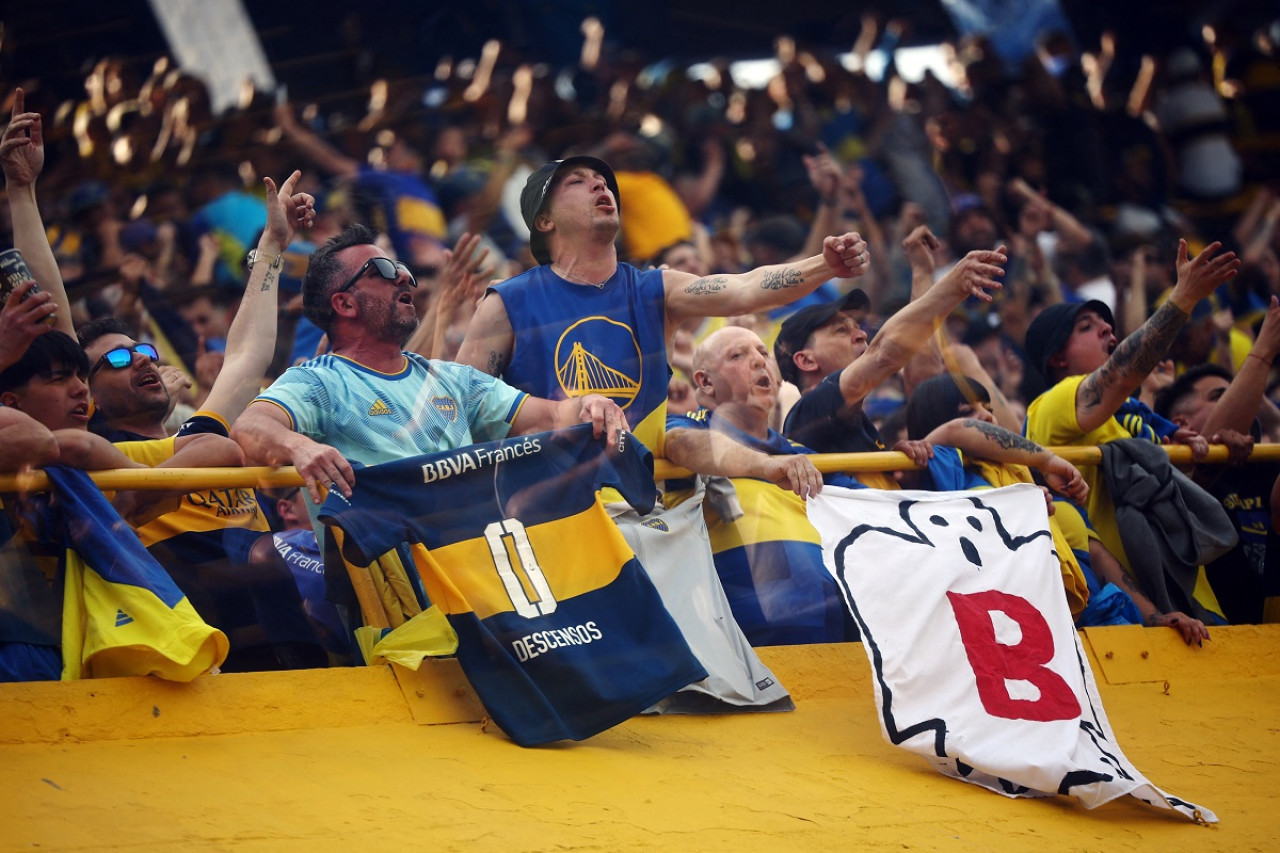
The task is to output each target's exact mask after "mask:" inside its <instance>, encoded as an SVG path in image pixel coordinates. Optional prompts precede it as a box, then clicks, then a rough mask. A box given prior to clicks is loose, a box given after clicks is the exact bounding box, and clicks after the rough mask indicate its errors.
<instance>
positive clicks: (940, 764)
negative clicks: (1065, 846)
mask: <svg viewBox="0 0 1280 853" xmlns="http://www.w3.org/2000/svg"><path fill="white" fill-rule="evenodd" d="M809 519H810V521H812V522H813V525H814V526H815V527H816V528H817V529H818V531H819V533H821V535H822V549H823V557H824V561H825V562H826V565H827V568H828V570H830V572H831V574H832V575H833V576H834V577H835V579H836V581H837V583H838V584H839V586H840V588H841V589H842V591H843V593H844V596H845V601H846V603H847V604H848V605H849V607H850V609H851V610H852V612H853V615H854V618H855V620H856V621H857V623H858V627H859V629H860V630H861V632H862V641H863V646H864V648H865V649H866V652H867V656H868V658H869V659H870V661H871V666H872V670H873V675H874V682H875V690H876V699H877V703H878V706H879V711H880V723H881V729H882V731H883V732H884V735H885V738H886V739H887V740H889V742H890V743H894V744H897V745H898V746H901V747H903V748H904V749H908V750H911V751H912V752H915V753H917V754H919V755H922V756H924V757H925V758H926V759H928V760H929V761H930V762H931V763H932V764H933V765H934V767H936V768H937V769H938V770H939V771H940V772H942V773H944V774H946V775H949V776H954V777H956V778H958V779H963V780H965V781H967V782H972V783H974V784H978V785H982V786H984V787H987V788H989V789H991V790H993V791H996V792H997V793H1001V794H1004V795H1006V796H1010V797H1021V796H1028V797H1036V796H1051V795H1053V794H1068V795H1070V796H1072V797H1075V798H1077V799H1079V800H1080V801H1081V802H1082V803H1083V804H1084V805H1085V806H1087V807H1089V808H1094V807H1096V806H1099V805H1102V804H1103V803H1106V802H1108V801H1110V800H1113V799H1115V798H1117V797H1120V796H1124V795H1126V794H1128V795H1131V796H1134V797H1137V798H1138V799H1140V800H1142V801H1144V802H1146V803H1149V804H1151V805H1153V806H1156V807H1158V808H1164V809H1171V810H1173V811H1176V812H1178V813H1179V814H1181V815H1183V816H1186V817H1189V818H1192V819H1195V820H1200V821H1204V822H1215V821H1216V820H1217V817H1216V816H1215V815H1214V814H1213V812H1211V811H1209V810H1208V809H1205V808H1202V807H1200V806H1197V805H1195V804H1193V803H1188V802H1185V801H1183V800H1180V799H1178V798H1177V797H1174V796H1171V795H1169V794H1167V793H1165V792H1163V791H1161V790H1160V789H1159V788H1157V787H1155V786H1154V785H1152V784H1151V783H1150V782H1149V781H1147V779H1146V778H1145V777H1144V776H1143V775H1142V774H1141V773H1140V772H1138V770H1137V769H1136V768H1135V767H1134V766H1133V765H1132V764H1130V763H1129V760H1128V759H1127V758H1125V756H1124V754H1123V753H1122V752H1121V750H1120V747H1119V745H1118V744H1117V743H1116V741H1115V736H1114V734H1113V733H1112V731H1111V726H1110V724H1109V723H1108V722H1107V717H1106V714H1105V712H1104V711H1103V709H1102V703H1101V701H1100V700H1099V698H1098V691H1097V685H1096V684H1095V682H1094V679H1093V673H1092V671H1091V670H1090V669H1089V665H1088V662H1087V660H1086V658H1085V655H1084V651H1083V649H1082V647H1081V645H1080V639H1079V636H1078V634H1077V633H1076V631H1075V627H1074V625H1073V624H1072V621H1071V613H1070V611H1069V610H1068V609H1067V603H1066V598H1065V596H1064V595H1063V590H1062V579H1061V578H1062V576H1061V574H1060V572H1059V569H1058V561H1057V558H1056V557H1055V556H1054V554H1053V540H1052V538H1051V537H1050V534H1049V529H1048V515H1047V514H1046V511H1045V503H1044V499H1043V497H1042V494H1041V492H1040V490H1039V489H1038V488H1036V487H1035V486H1031V485H1016V486H1009V487H1006V488H1002V489H992V490H985V491H975V492H915V491H902V492H891V491H878V490H874V489H865V490H853V489H841V488H836V487H827V488H826V489H824V490H823V492H822V494H821V495H819V496H818V497H817V498H814V499H812V500H810V502H809Z"/></svg>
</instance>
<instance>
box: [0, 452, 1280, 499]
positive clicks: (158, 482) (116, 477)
mask: <svg viewBox="0 0 1280 853" xmlns="http://www.w3.org/2000/svg"><path fill="white" fill-rule="evenodd" d="M1165 449H1166V450H1167V451H1168V452H1169V459H1170V461H1171V462H1173V464H1175V465H1189V464H1191V448H1189V447H1185V446H1182V445H1170V446H1167V447H1166V448H1165ZM1052 450H1053V452H1054V453H1056V454H1058V455H1059V456H1061V457H1062V458H1063V459H1066V460H1067V461H1068V462H1070V463H1072V464H1073V465H1076V466H1081V465H1097V464H1098V463H1100V462H1101V461H1102V450H1101V449H1100V448H1098V447H1055V448H1052ZM809 459H810V460H811V461H812V462H813V464H814V467H816V468H817V469H818V470H819V471H822V472H823V473H830V472H835V471H844V472H849V473H863V472H870V471H910V470H914V469H916V468H918V467H919V466H917V465H916V464H915V463H914V462H912V461H911V460H910V459H909V458H908V457H907V455H906V454H905V453H899V452H898V451H895V450H882V451H878V452H875V453H821V454H814V455H812V456H810V457H809ZM1226 461H1227V448H1226V447H1225V446H1224V445H1220V444H1215V445H1210V447H1209V454H1208V456H1207V457H1206V458H1205V459H1204V460H1203V462H1204V463H1205V464H1220V463H1223V462H1226ZM1277 461H1280V444H1259V445H1256V446H1255V447H1254V448H1253V452H1252V453H1251V454H1250V456H1249V462H1277ZM689 473H690V472H689V471H688V469H686V468H681V467H680V466H678V465H674V464H672V463H671V462H668V461H667V460H665V459H658V460H656V461H655V463H654V479H656V480H665V479H668V478H672V477H682V476H689ZM89 476H90V477H91V478H92V479H93V481H94V482H95V483H96V484H97V485H98V487H99V488H101V489H103V490H105V491H116V490H121V489H169V490H174V491H178V490H183V491H190V490H192V489H205V488H207V489H231V488H268V489H269V488H279V487H282V486H299V485H302V484H303V481H302V475H300V474H299V473H298V472H297V471H296V470H295V469H294V468H293V467H283V468H265V467H246V468H150V469H139V468H119V469H113V470H106V471H93V472H90V475H89ZM48 487H49V478H48V477H47V476H46V475H45V473H44V472H43V471H40V470H33V471H22V472H18V473H16V474H0V492H38V491H43V490H45V489H47V488H48Z"/></svg>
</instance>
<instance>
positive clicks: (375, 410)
mask: <svg viewBox="0 0 1280 853" xmlns="http://www.w3.org/2000/svg"><path fill="white" fill-rule="evenodd" d="M369 414H370V416H372V415H389V414H391V409H390V407H388V406H387V404H386V403H384V402H382V401H381V400H376V401H375V402H374V404H373V405H372V406H370V407H369Z"/></svg>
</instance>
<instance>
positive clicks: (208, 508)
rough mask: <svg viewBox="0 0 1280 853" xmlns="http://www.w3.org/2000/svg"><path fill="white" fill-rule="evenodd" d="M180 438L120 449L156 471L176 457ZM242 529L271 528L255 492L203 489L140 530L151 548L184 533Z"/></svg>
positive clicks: (123, 445) (132, 443)
mask: <svg viewBox="0 0 1280 853" xmlns="http://www.w3.org/2000/svg"><path fill="white" fill-rule="evenodd" d="M175 441H176V439H175V438H173V437H172V436H171V437H169V438H157V439H152V440H150V441H122V442H120V443H118V444H116V448H117V449H118V450H119V451H120V452H121V453H123V454H124V455H125V456H127V457H129V458H130V459H132V460H133V461H134V462H140V463H142V464H143V465H148V466H150V467H152V468H154V467H155V466H157V465H159V464H160V463H161V462H165V461H167V460H168V459H169V458H171V457H172V456H173V453H174V443H175ZM228 527H241V528H244V529H246V530H256V531H262V532H265V531H267V530H269V529H270V527H269V526H268V525H267V520H266V518H265V517H264V516H263V513H262V508H261V507H260V506H259V505H258V499H257V497H256V496H255V495H254V493H253V489H248V488H234V489H210V488H202V489H196V490H195V491H192V492H188V493H187V494H185V495H183V496H182V503H181V504H180V505H179V507H178V509H176V510H174V511H173V512H167V513H165V514H164V515H162V516H160V517H159V518H155V519H152V520H151V521H149V522H147V523H146V524H144V525H142V526H141V527H139V528H137V534H138V538H139V539H141V540H142V544H143V545H144V546H146V547H148V548H150V547H151V546H152V545H154V544H156V543H157V542H164V541H166V540H168V539H170V538H171V537H173V536H177V535H178V534H180V533H205V532H208V531H213V530H223V529H226V528H228Z"/></svg>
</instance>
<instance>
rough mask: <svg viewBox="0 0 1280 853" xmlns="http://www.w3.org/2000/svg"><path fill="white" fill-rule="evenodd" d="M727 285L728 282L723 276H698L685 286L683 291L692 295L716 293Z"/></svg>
mask: <svg viewBox="0 0 1280 853" xmlns="http://www.w3.org/2000/svg"><path fill="white" fill-rule="evenodd" d="M728 286H729V282H728V280H727V279H725V278H724V276H717V277H716V278H700V279H698V280H697V281H695V282H694V283H693V284H691V285H689V286H688V287H686V288H685V289H684V292H685V293H688V294H691V295H693V296H701V295H702V294H704V293H716V292H717V291H720V290H724V289H725V288H726V287H728Z"/></svg>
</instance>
